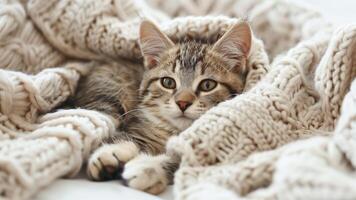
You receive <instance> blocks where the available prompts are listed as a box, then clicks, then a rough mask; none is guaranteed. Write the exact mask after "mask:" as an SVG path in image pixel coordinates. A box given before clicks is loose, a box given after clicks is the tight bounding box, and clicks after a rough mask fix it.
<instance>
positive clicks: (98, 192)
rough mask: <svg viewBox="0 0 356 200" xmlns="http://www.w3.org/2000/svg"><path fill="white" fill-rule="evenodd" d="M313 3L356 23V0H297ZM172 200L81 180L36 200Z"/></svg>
mask: <svg viewBox="0 0 356 200" xmlns="http://www.w3.org/2000/svg"><path fill="white" fill-rule="evenodd" d="M295 1H298V2H303V3H306V4H310V5H311V6H312V7H314V8H316V9H318V10H320V11H321V12H322V14H323V15H325V17H326V18H328V19H330V20H331V21H332V22H335V23H338V24H345V23H356V12H355V11H356V0H295ZM78 199H80V200H81V199H83V200H84V199H85V200H97V199H105V200H118V199H120V200H162V199H164V200H171V199H173V194H172V187H170V188H169V189H168V190H167V191H166V192H165V193H163V194H161V195H159V196H153V195H149V194H146V193H143V192H140V191H136V190H133V189H130V188H127V187H125V186H122V185H121V183H120V182H119V181H111V182H91V181H88V180H86V179H85V178H83V177H81V178H78V179H72V180H68V179H61V180H57V181H56V182H55V183H53V184H51V185H50V186H49V187H47V188H46V189H45V190H43V191H42V192H40V193H39V194H38V196H37V197H35V198H34V200H78Z"/></svg>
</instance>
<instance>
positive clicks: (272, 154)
mask: <svg viewBox="0 0 356 200" xmlns="http://www.w3.org/2000/svg"><path fill="white" fill-rule="evenodd" d="M207 14H210V15H211V16H209V17H180V16H186V15H207ZM220 14H224V15H227V16H229V17H245V16H248V18H249V20H250V21H251V25H252V27H253V30H254V32H255V35H256V36H257V37H259V38H261V39H262V40H263V42H264V45H265V47H266V49H267V52H268V55H269V57H270V59H272V60H273V63H272V64H271V67H269V64H268V58H267V57H266V54H265V52H264V51H262V44H261V43H260V41H259V40H257V39H256V41H255V43H256V44H257V45H256V48H255V49H254V53H253V54H252V56H251V58H250V60H249V64H250V67H251V68H252V72H251V73H250V74H249V78H248V81H249V82H248V87H247V89H246V93H245V94H243V95H240V96H238V97H236V98H234V99H232V100H230V101H227V102H225V103H222V104H220V105H218V106H217V107H215V108H213V109H212V110H210V111H209V112H208V113H206V114H205V115H204V116H202V117H201V118H200V119H199V120H197V121H196V122H195V123H194V124H193V125H192V127H191V128H189V129H188V130H186V131H185V132H183V133H182V134H181V135H180V136H178V137H175V138H172V140H170V141H169V143H170V145H168V146H170V147H171V148H170V149H168V151H169V152H170V153H177V154H180V155H181V156H182V165H181V168H180V170H179V171H178V172H177V176H176V179H175V186H174V187H175V197H176V199H194V200H196V199H244V198H246V199H355V198H356V193H355V191H356V188H355V185H356V184H355V180H356V179H355V178H354V173H355V168H356V156H355V153H354V152H356V151H355V150H356V138H355V136H353V135H355V132H356V126H355V122H356V120H355V119H356V112H355V111H356V83H355V84H354V85H353V86H352V87H351V90H350V85H351V82H352V80H353V79H354V77H355V75H356V44H355V42H356V25H349V26H346V27H340V28H337V29H336V28H335V29H334V28H333V26H331V25H329V24H328V23H326V22H325V21H324V20H323V18H322V17H321V16H320V15H319V14H318V12H316V11H314V10H312V9H309V8H307V7H305V6H303V5H298V4H295V3H293V2H290V1H288V0H269V1H263V0H221V1H214V0H147V1H143V0H101V1H98V0H29V1H26V0H0V65H1V70H0V199H28V198H30V197H31V196H33V195H34V194H36V192H38V191H39V190H40V189H41V188H43V187H45V186H46V185H48V184H50V183H51V182H52V181H53V180H55V179H56V178H59V177H63V176H73V175H75V174H76V173H77V172H78V171H79V169H80V168H81V166H82V164H83V163H84V162H85V160H86V159H87V157H88V155H89V154H90V152H91V151H92V150H93V149H95V148H96V147H97V146H98V145H99V144H100V141H101V139H102V138H104V137H108V136H109V135H110V134H112V133H113V131H114V130H115V127H116V126H117V125H118V124H119V123H120V122H117V121H114V120H113V119H112V118H110V117H109V116H106V115H104V114H101V113H98V112H95V111H88V110H81V109H73V110H55V109H56V108H57V107H58V106H59V105H60V104H61V103H63V102H64V101H65V100H66V99H67V97H68V96H70V95H72V94H73V93H74V92H75V88H76V84H77V81H78V79H79V78H80V76H83V75H85V74H86V73H88V71H89V69H90V68H91V67H100V66H99V65H100V64H97V63H96V62H95V63H92V62H88V61H92V60H99V61H102V62H109V63H110V62H115V58H117V57H119V56H120V57H125V58H129V59H140V51H139V48H138V45H137V28H138V23H139V21H140V20H141V18H142V17H144V18H148V19H151V20H153V21H155V22H156V23H158V24H159V25H160V26H161V27H162V29H163V30H164V31H165V32H166V33H167V34H168V35H169V36H170V37H172V38H173V39H174V38H179V37H181V36H182V35H189V36H191V37H207V38H211V37H214V38H216V37H217V36H218V35H220V34H221V33H222V32H223V31H225V30H226V28H227V27H228V25H230V24H232V23H234V22H235V21H236V19H233V18H227V17H221V16H217V15H220ZM173 18H174V19H173ZM287 50H288V51H287ZM277 55H279V56H277ZM15 71H16V72H15ZM267 71H268V72H267ZM266 72H267V74H266V76H265V77H264V78H262V80H260V79H261V77H262V76H263V75H264V74H265V73H266ZM349 90H350V92H349V93H348V95H347V97H346V98H345V100H344V105H343V110H342V115H341V117H340V112H341V111H340V109H341V102H342V101H343V99H344V96H345V94H346V93H347V92H348V91H349ZM338 120H339V121H338ZM337 121H338V125H337V126H336V122H337ZM335 126H336V129H335ZM326 131H329V132H333V133H334V134H324V135H325V136H323V137H321V136H319V137H313V138H309V139H307V138H308V137H311V136H314V135H320V134H322V133H324V132H326ZM301 138H302V140H299V141H297V142H293V141H295V140H297V139H301ZM287 143H290V144H287ZM284 144H287V145H284ZM278 147H279V148H278ZM276 148H277V149H276ZM272 149H276V150H272ZM266 150H269V151H266ZM261 151H264V152H261ZM255 152H259V153H255ZM252 153H254V154H253V155H251V154H252Z"/></svg>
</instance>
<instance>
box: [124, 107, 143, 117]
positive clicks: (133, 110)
mask: <svg viewBox="0 0 356 200" xmlns="http://www.w3.org/2000/svg"><path fill="white" fill-rule="evenodd" d="M141 110H143V109H142V108H136V109H132V110H129V111H127V112H125V113H124V114H122V115H120V117H124V116H125V115H127V114H130V113H132V112H136V111H141Z"/></svg>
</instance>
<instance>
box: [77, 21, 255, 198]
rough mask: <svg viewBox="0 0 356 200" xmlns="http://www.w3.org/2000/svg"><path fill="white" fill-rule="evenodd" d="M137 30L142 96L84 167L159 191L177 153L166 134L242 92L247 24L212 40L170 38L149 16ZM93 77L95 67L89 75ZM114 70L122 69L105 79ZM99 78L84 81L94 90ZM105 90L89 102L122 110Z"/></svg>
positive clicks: (93, 176) (92, 172)
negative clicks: (169, 148)
mask: <svg viewBox="0 0 356 200" xmlns="http://www.w3.org/2000/svg"><path fill="white" fill-rule="evenodd" d="M139 37H140V47H141V50H142V55H143V57H144V66H145V72H144V73H143V76H142V82H141V84H140V89H139V94H138V95H139V100H140V102H139V104H138V105H137V107H136V108H135V109H131V108H130V109H124V110H125V111H128V114H126V115H125V116H126V117H128V116H129V117H128V118H127V121H126V122H125V123H123V125H122V126H121V127H120V128H119V130H118V132H117V134H116V135H115V136H114V137H112V138H110V139H109V140H108V141H105V143H104V144H103V145H102V146H101V147H100V148H98V149H97V150H96V151H95V152H94V153H93V154H92V156H91V158H90V159H89V162H88V168H87V172H88V175H89V176H90V178H91V179H93V180H108V179H114V178H122V179H123V180H124V182H125V183H126V184H127V185H128V186H130V187H133V188H136V189H140V190H143V191H146V192H149V193H153V194H157V193H160V192H161V191H163V190H164V189H165V187H166V186H167V184H169V183H171V182H172V180H173V173H174V171H175V170H176V169H177V167H178V164H179V158H176V157H174V156H171V155H166V154H165V144H166V141H167V140H168V139H169V137H171V136H173V135H177V134H179V133H180V132H182V131H183V130H185V129H186V128H187V127H189V126H190V125H191V124H192V123H193V122H194V120H196V119H197V118H199V116H201V115H202V114H203V113H205V112H206V111H207V110H209V109H210V108H211V107H213V106H215V105H217V104H218V103H219V102H222V101H224V100H227V99H229V98H231V97H233V96H234V95H236V94H240V93H241V92H242V91H243V89H244V78H245V75H246V72H247V69H246V61H247V58H248V56H249V52H250V47H251V37H252V36H251V30H250V27H249V25H248V24H247V23H246V22H239V23H238V24H235V25H233V26H232V27H231V28H230V29H229V30H228V31H227V32H226V33H225V34H224V35H223V36H222V37H221V38H220V39H219V40H218V41H217V42H216V43H215V44H209V43H201V42H197V41H184V42H177V43H173V42H172V41H171V40H170V39H169V38H168V37H167V36H166V35H165V34H164V33H162V32H161V31H160V30H159V29H158V27H156V26H155V25H154V24H153V23H151V22H149V21H144V22H142V23H141V26H140V32H139ZM114 68H115V67H114ZM101 70H103V69H101ZM104 71H105V70H104ZM113 73H115V71H114V72H113ZM137 75H138V76H140V74H139V73H138V74H137ZM96 76H97V75H95V74H93V75H92V79H95V77H96ZM115 76H122V74H120V73H117V74H114V75H111V76H107V77H106V79H115ZM101 81H104V82H106V81H107V80H101V79H98V78H96V80H94V81H92V82H91V81H90V80H87V82H91V85H92V86H93V85H96V89H97V90H100V89H98V86H100V85H103V84H102V83H100V82H101ZM128 81H129V80H128ZM130 81H131V80H130ZM114 82H115V81H114ZM118 85H120V84H118ZM104 86H105V84H104ZM112 86H115V84H112ZM105 87H107V85H106V86H105ZM88 89H89V88H88ZM81 90H85V86H82V87H81ZM102 91H107V88H102ZM102 91H98V92H99V93H100V94H102V93H103V92H102ZM111 91H112V89H111ZM91 92H92V93H95V91H91ZM104 93H105V92H104ZM105 95H106V96H105ZM105 95H104V96H102V97H103V98H102V99H101V100H100V101H99V103H98V104H97V105H95V103H94V104H90V108H91V109H97V110H100V111H104V112H107V113H108V114H111V115H112V113H113V112H114V111H115V110H117V111H120V110H122V109H119V108H120V105H118V104H117V103H115V102H112V101H111V100H113V99H114V101H115V99H118V100H120V98H114V97H110V98H108V96H110V95H113V96H115V94H107V93H105ZM87 96H89V94H87ZM87 98H90V97H87ZM99 98H100V97H99ZM84 99H85V97H84ZM121 100H122V98H121ZM105 101H109V102H108V103H105ZM79 102H82V101H79ZM91 102H92V101H91ZM84 104H85V103H84ZM81 105H83V103H82V104H81ZM103 105H105V106H103ZM110 105H112V107H110ZM106 106H108V107H107V108H104V107H106ZM84 107H85V105H84ZM130 110H131V111H130Z"/></svg>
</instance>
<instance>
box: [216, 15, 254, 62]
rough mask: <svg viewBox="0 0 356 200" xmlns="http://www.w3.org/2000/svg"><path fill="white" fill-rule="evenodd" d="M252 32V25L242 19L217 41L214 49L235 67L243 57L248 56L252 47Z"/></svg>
mask: <svg viewBox="0 0 356 200" xmlns="http://www.w3.org/2000/svg"><path fill="white" fill-rule="evenodd" d="M251 40H252V33H251V28H250V25H249V24H248V23H247V22H245V21H242V22H240V23H238V24H235V25H233V26H232V27H231V28H230V29H229V30H228V31H226V33H225V34H224V35H223V36H222V37H221V38H220V39H219V40H218V41H217V42H216V43H215V45H214V47H213V50H214V51H216V52H218V53H220V54H221V55H222V56H223V57H224V58H226V61H227V63H228V64H229V65H231V66H230V67H235V66H236V65H237V64H238V63H239V60H241V57H244V58H247V57H248V55H249V53H250V49H251Z"/></svg>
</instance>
